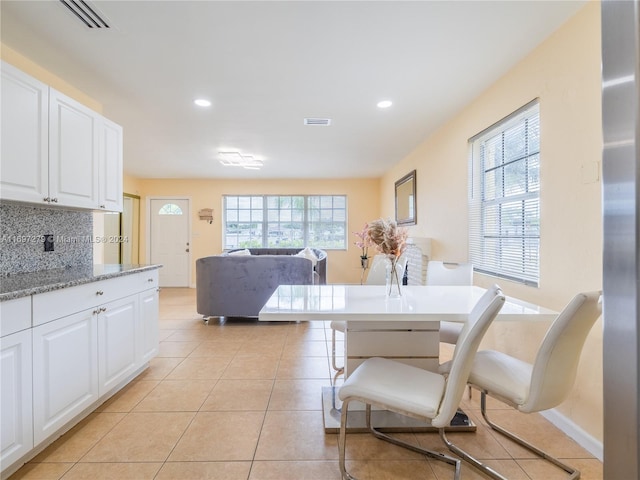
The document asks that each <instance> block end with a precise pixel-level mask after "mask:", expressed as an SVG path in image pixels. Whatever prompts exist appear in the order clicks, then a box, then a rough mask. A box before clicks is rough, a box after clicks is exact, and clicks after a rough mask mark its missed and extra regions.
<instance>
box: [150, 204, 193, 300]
mask: <svg viewBox="0 0 640 480" xmlns="http://www.w3.org/2000/svg"><path fill="white" fill-rule="evenodd" d="M150 208H151V212H150V215H149V219H150V232H151V242H150V250H151V255H150V259H151V263H153V264H162V265H163V267H162V268H161V269H160V270H159V277H160V280H159V283H160V286H161V287H188V286H189V259H190V256H189V250H190V246H189V200H187V199H175V198H155V199H151V201H150Z"/></svg>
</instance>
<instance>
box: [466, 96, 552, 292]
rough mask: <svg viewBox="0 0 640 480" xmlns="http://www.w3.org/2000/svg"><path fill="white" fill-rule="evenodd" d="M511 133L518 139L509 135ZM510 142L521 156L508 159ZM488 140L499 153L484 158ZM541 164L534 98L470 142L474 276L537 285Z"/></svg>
mask: <svg viewBox="0 0 640 480" xmlns="http://www.w3.org/2000/svg"><path fill="white" fill-rule="evenodd" d="M514 131H515V132H517V133H519V134H520V133H521V134H522V136H521V137H514V136H509V135H512V134H513V132H514ZM498 137H500V139H499V141H498V142H497V143H496V142H495V139H496V138H498ZM514 138H517V140H519V141H520V142H524V145H523V146H522V148H523V153H522V154H520V155H519V156H517V155H514V156H513V157H510V156H509V155H507V154H505V152H506V151H508V150H509V149H508V146H509V144H508V142H510V141H511V142H513V139H514ZM505 139H507V142H505ZM490 142H491V143H492V144H493V145H494V146H495V145H496V144H498V145H499V146H498V147H497V148H495V150H492V151H499V152H500V154H499V155H494V156H489V155H486V151H487V148H486V146H487V144H489V143H490ZM516 150H517V149H516ZM487 157H489V158H487ZM496 158H499V159H500V161H497V162H496V161H495V159H496ZM491 159H493V160H494V162H495V163H492V164H491V165H488V163H489V160H491ZM540 165H541V148H540V105H539V101H538V99H535V100H533V101H531V102H529V103H527V104H526V105H524V106H523V107H521V108H519V109H518V110H516V111H515V112H513V113H512V114H511V115H508V116H507V117H505V118H503V119H502V120H500V121H499V122H496V123H495V124H493V125H492V126H490V127H489V128H487V129H485V130H483V131H482V132H480V133H478V134H477V135H475V136H474V137H472V138H470V139H469V208H468V213H469V259H470V262H471V263H473V265H474V271H476V272H477V273H482V274H486V275H491V276H495V277H499V278H504V279H507V280H510V281H514V282H518V283H523V284H525V285H528V286H533V287H538V286H539V285H540V237H541V234H540V233H541V230H540V229H541V225H540ZM511 167H513V168H511ZM508 168H509V169H511V170H512V172H509V171H508V170H507V169H508ZM518 170H520V171H518ZM513 171H515V173H513ZM516 173H517V176H516ZM491 178H493V182H490V181H489V180H490V179H491ZM505 178H506V179H507V180H505ZM514 179H515V180H514ZM509 180H510V181H509ZM510 188H511V190H513V192H511V193H508V190H509V189H510ZM518 209H519V214H518V215H519V216H520V222H519V223H518V222H515V221H514V218H517V217H518V215H516V214H513V213H512V214H511V216H509V211H511V212H515V211H518ZM509 229H511V231H510V232H509V233H506V232H507V231H509ZM514 231H515V232H516V233H514ZM518 250H519V252H518Z"/></svg>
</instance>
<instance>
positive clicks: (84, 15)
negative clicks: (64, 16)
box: [60, 0, 111, 28]
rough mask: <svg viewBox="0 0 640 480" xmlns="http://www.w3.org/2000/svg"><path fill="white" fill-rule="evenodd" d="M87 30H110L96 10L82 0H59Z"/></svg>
mask: <svg viewBox="0 0 640 480" xmlns="http://www.w3.org/2000/svg"><path fill="white" fill-rule="evenodd" d="M60 3H62V4H63V5H64V6H65V7H67V8H68V9H69V10H70V11H71V13H73V14H74V15H75V16H76V17H77V18H78V19H79V20H80V21H81V22H82V23H83V24H84V25H85V26H86V27H88V28H111V27H109V24H108V23H107V21H106V20H105V19H104V16H101V14H100V12H99V11H98V9H97V8H96V7H94V6H92V5H91V4H90V3H89V2H85V1H84V0H60Z"/></svg>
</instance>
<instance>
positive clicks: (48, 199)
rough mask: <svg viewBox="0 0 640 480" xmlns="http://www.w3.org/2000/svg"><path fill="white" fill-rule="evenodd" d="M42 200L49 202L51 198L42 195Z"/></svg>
mask: <svg viewBox="0 0 640 480" xmlns="http://www.w3.org/2000/svg"><path fill="white" fill-rule="evenodd" d="M42 201H43V202H47V203H49V202H50V201H51V198H49V197H44V198H43V199H42Z"/></svg>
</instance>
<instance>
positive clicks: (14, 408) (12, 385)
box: [0, 329, 33, 465]
mask: <svg viewBox="0 0 640 480" xmlns="http://www.w3.org/2000/svg"><path fill="white" fill-rule="evenodd" d="M31 378H32V364H31V330H30V329H28V330H22V331H20V332H17V333H14V334H12V335H7V336H5V337H2V338H1V339H0V405H2V416H1V418H0V420H2V423H1V425H0V428H1V432H0V445H1V452H0V465H10V464H11V463H13V462H15V461H16V460H18V459H19V458H20V457H22V456H24V455H25V454H27V453H28V452H29V451H30V450H31V449H32V448H33V416H32V415H33V408H32V392H31Z"/></svg>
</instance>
